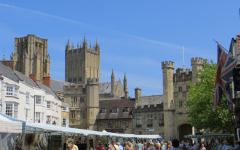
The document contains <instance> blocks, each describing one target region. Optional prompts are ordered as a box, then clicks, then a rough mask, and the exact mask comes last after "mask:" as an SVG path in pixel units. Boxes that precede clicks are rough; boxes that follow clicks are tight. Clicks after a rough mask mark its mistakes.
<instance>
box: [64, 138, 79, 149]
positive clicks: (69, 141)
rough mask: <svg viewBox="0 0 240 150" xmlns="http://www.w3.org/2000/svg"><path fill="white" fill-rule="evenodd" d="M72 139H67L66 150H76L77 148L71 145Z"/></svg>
mask: <svg viewBox="0 0 240 150" xmlns="http://www.w3.org/2000/svg"><path fill="white" fill-rule="evenodd" d="M73 141H74V140H73V139H72V138H69V139H68V140H67V142H66V143H67V150H78V147H77V146H76V145H74V144H73Z"/></svg>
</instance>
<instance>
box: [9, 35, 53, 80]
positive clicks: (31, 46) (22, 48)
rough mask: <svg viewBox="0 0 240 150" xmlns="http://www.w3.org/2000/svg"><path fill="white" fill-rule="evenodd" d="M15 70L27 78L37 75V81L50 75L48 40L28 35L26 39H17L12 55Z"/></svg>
mask: <svg viewBox="0 0 240 150" xmlns="http://www.w3.org/2000/svg"><path fill="white" fill-rule="evenodd" d="M11 60H13V61H14V68H15V70H17V71H19V72H21V73H23V74H24V75H26V76H29V75H30V74H37V80H42V79H43V76H45V75H47V76H49V75H50V56H49V54H48V39H42V38H39V37H36V35H34V34H28V35H27V36H26V37H21V38H15V45H14V53H13V54H12V55H11Z"/></svg>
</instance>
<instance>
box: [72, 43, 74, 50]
mask: <svg viewBox="0 0 240 150" xmlns="http://www.w3.org/2000/svg"><path fill="white" fill-rule="evenodd" d="M72 50H74V42H73V44H72Z"/></svg>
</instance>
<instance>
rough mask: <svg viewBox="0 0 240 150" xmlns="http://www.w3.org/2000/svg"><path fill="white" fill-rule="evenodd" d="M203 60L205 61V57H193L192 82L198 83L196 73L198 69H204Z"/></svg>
mask: <svg viewBox="0 0 240 150" xmlns="http://www.w3.org/2000/svg"><path fill="white" fill-rule="evenodd" d="M203 61H204V59H203V58H201V57H195V58H191V66H192V83H196V82H197V81H198V79H197V75H196V73H197V71H198V70H201V69H202V67H203Z"/></svg>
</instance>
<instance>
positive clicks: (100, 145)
mask: <svg viewBox="0 0 240 150" xmlns="http://www.w3.org/2000/svg"><path fill="white" fill-rule="evenodd" d="M96 150H105V149H104V147H103V146H102V142H101V141H98V146H97V147H96Z"/></svg>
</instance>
